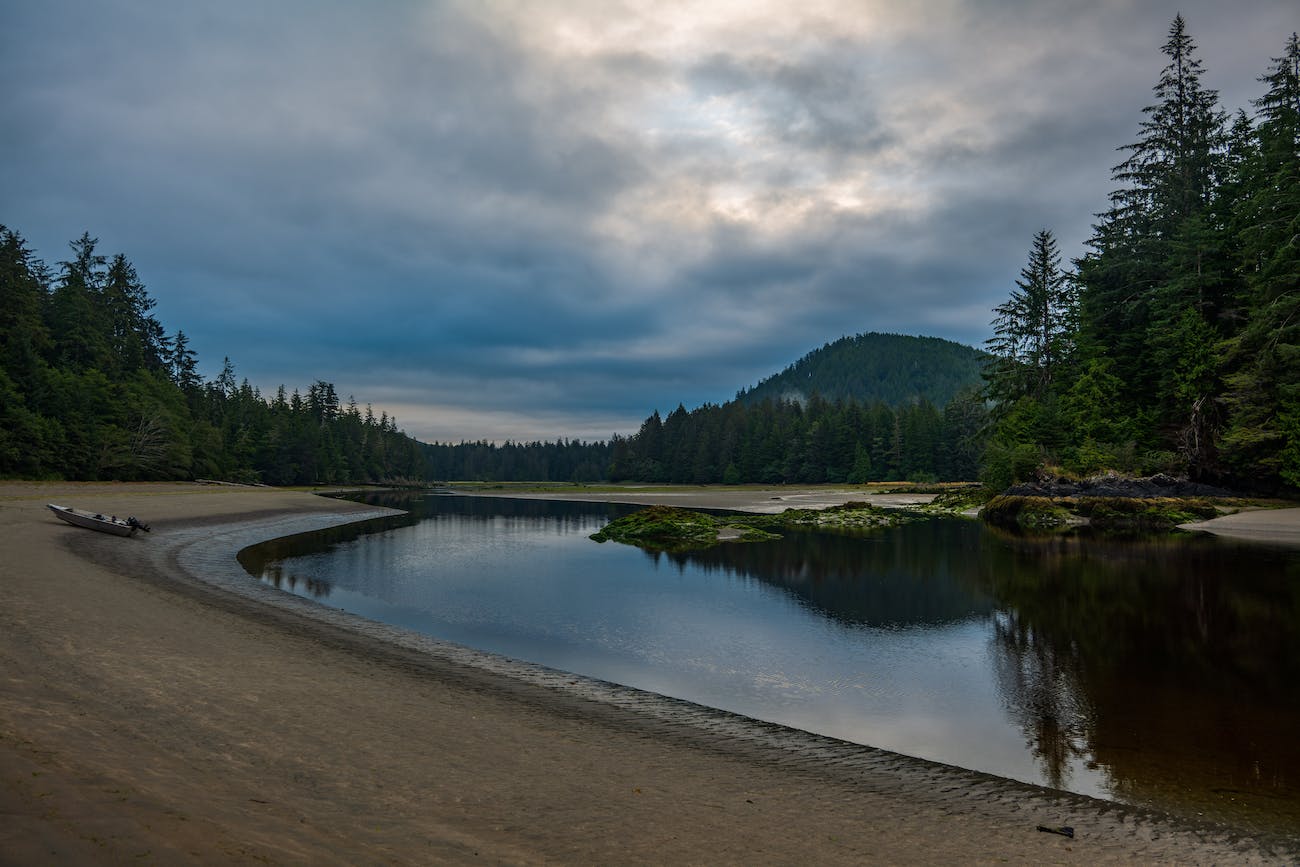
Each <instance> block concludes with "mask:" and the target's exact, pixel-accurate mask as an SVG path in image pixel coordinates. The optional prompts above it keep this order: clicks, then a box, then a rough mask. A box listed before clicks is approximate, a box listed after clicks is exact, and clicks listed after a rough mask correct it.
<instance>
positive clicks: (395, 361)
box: [0, 0, 1300, 441]
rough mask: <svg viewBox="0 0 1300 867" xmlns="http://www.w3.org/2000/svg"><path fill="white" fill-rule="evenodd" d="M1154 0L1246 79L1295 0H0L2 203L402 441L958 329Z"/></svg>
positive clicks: (1158, 61) (635, 401)
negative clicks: (392, 423)
mask: <svg viewBox="0 0 1300 867" xmlns="http://www.w3.org/2000/svg"><path fill="white" fill-rule="evenodd" d="M1179 11H1181V12H1182V13H1183V15H1184V17H1185V18H1186V20H1187V26H1188V31H1189V32H1190V33H1191V35H1192V36H1193V38H1194V39H1195V41H1196V43H1197V45H1198V46H1199V55H1200V57H1201V59H1202V61H1203V62H1204V65H1205V69H1206V74H1205V77H1204V79H1203V83H1204V84H1205V86H1207V87H1210V88H1215V89H1218V90H1219V91H1220V94H1221V98H1222V102H1223V104H1224V107H1225V108H1227V109H1228V110H1230V111H1235V110H1236V109H1237V108H1243V107H1245V108H1249V100H1250V99H1252V98H1254V97H1256V96H1258V95H1259V94H1260V92H1261V87H1260V85H1259V83H1258V82H1257V80H1256V79H1257V77H1258V76H1259V75H1260V74H1262V73H1263V72H1264V71H1265V70H1266V69H1267V67H1268V66H1269V62H1270V58H1272V57H1275V56H1278V55H1280V54H1281V53H1282V50H1283V47H1284V44H1285V40H1286V37H1287V35H1289V34H1290V33H1291V32H1292V31H1293V30H1296V29H1300V11H1297V7H1296V5H1295V3H1294V0H1277V2H1273V0H1239V2H1235V3H1225V2H1219V0H1193V2H1181V3H1177V2H1166V0H1095V2H1066V0H1022V2H998V0H913V2H904V0H853V2H850V0H843V2H841V0H797V2H796V0H787V2H761V0H717V2H696V3H687V2H682V3H677V2H618V0H590V2H588V0H553V2H551V0H515V2H490V0H477V2H463V3H459V2H416V0H409V2H396V0H394V2H382V3H380V2H347V3H345V2H325V0H299V2H289V0H285V2H239V0H223V2H184V3H177V2H171V0H154V2H143V0H141V2H130V0H100V2H65V0H30V2H29V0H18V2H14V0H7V2H5V3H4V13H3V26H0V81H3V82H4V84H3V86H2V87H0V118H2V120H0V223H3V224H5V225H7V226H9V227H10V228H12V229H15V230H17V231H18V232H19V233H20V234H22V235H23V236H24V237H25V238H26V239H27V241H28V244H29V245H30V246H31V247H32V248H34V250H35V253H36V254H37V255H38V256H39V257H40V258H42V259H44V260H46V261H47V262H49V263H50V264H51V265H53V264H55V263H56V262H58V261H60V260H62V259H65V258H67V257H68V253H69V251H68V247H67V242H68V241H69V240H71V239H73V238H75V237H77V236H79V235H80V234H81V233H82V232H83V231H88V232H90V233H91V235H92V236H95V237H98V238H99V239H100V251H101V252H103V253H106V254H113V253H118V252H121V253H125V254H126V256H127V257H128V258H129V259H130V260H131V261H132V262H133V263H134V264H135V266H136V268H137V270H138V271H139V273H140V275H141V278H142V279H143V281H144V282H145V284H146V286H147V288H148V290H149V292H150V293H151V294H152V295H153V296H154V297H155V298H156V299H157V301H158V306H157V308H156V311H155V312H156V314H157V315H158V317H159V318H160V319H161V320H162V322H163V324H164V326H165V327H166V328H167V330H168V332H169V333H171V332H175V331H176V330H177V329H181V330H184V331H185V332H186V334H187V335H189V336H190V338H191V340H192V347H193V348H194V349H195V350H196V351H197V352H198V353H199V360H200V364H201V368H202V370H203V372H204V373H205V374H206V375H208V376H213V375H215V373H216V372H217V370H219V368H220V365H221V360H222V357H223V356H227V355H228V356H229V357H230V358H231V359H232V361H233V362H234V364H235V369H236V373H237V375H239V376H240V377H241V378H242V377H247V378H248V379H249V380H250V381H251V382H252V383H253V384H254V385H256V386H258V387H260V388H261V389H262V390H263V391H264V392H265V393H268V394H269V393H271V392H273V391H274V389H275V387H276V386H277V385H279V384H281V383H284V384H285V385H287V386H288V387H289V388H290V389H292V388H294V387H298V388H301V389H303V390H304V391H305V389H306V387H307V386H308V385H309V384H310V383H311V382H312V381H314V380H316V379H326V380H329V381H331V382H333V383H335V385H336V387H337V388H338V391H339V393H340V394H341V395H345V396H346V395H349V394H351V395H355V396H356V398H357V400H358V401H360V402H361V403H363V404H365V403H367V402H369V403H373V404H374V406H375V409H376V412H378V411H379V410H380V409H384V410H387V411H388V412H390V413H395V414H396V415H397V417H398V420H399V423H400V424H401V426H402V427H403V428H404V429H405V430H406V431H407V432H408V433H411V434H413V435H415V436H418V437H420V438H422V439H426V440H441V441H447V440H459V439H461V438H469V439H478V438H487V439H494V440H504V439H506V438H513V439H516V440H531V439H537V438H551V439H553V438H555V437H557V436H566V437H579V438H586V439H594V438H600V439H603V438H606V437H608V436H609V435H610V434H611V433H614V432H620V433H627V432H631V431H634V430H635V429H636V427H637V426H638V425H639V423H640V421H641V420H642V419H643V418H644V417H645V416H646V415H648V414H649V413H650V411H651V410H653V409H656V408H658V409H660V410H663V411H668V410H671V409H672V408H673V407H675V406H676V405H677V403H678V402H679V401H680V402H684V403H685V404H686V405H687V406H688V407H692V406H695V405H698V404H700V403H702V402H705V401H714V402H722V401H725V400H728V399H730V398H731V397H732V396H734V394H735V392H736V391H737V390H738V389H739V388H742V387H744V386H747V385H751V384H753V383H754V382H756V381H757V380H758V379H760V378H762V377H764V376H767V375H769V374H772V373H775V372H777V371H779V370H780V369H782V368H783V367H785V366H786V365H788V364H789V363H791V362H793V361H795V360H796V359H797V358H799V357H800V356H802V355H803V354H805V353H806V352H808V351H810V350H812V349H815V348H817V347H819V346H821V345H822V344H824V343H826V342H828V341H831V340H835V339H837V338H839V337H841V336H843V335H850V334H857V333H860V332H864V331H891V332H899V333H904V334H923V335H935V336H939V337H946V338H950V339H952V340H957V341H960V342H963V343H968V344H972V345H980V344H981V343H982V342H983V340H984V339H985V338H986V337H987V336H988V334H989V319H990V309H991V308H992V307H993V306H994V305H996V304H998V303H1000V302H1001V301H1002V300H1004V299H1005V297H1006V294H1007V292H1008V291H1009V289H1010V288H1011V286H1012V282H1013V281H1014V279H1015V278H1016V276H1017V274H1018V272H1019V270H1020V268H1021V267H1022V266H1023V265H1024V263H1025V260H1026V258H1027V255H1028V251H1029V244H1030V240H1031V238H1032V236H1033V233H1034V232H1035V231H1037V230H1038V229H1040V228H1043V227H1046V228H1049V229H1051V230H1053V231H1054V232H1055V233H1056V235H1057V237H1058V239H1059V240H1060V243H1061V246H1062V249H1063V250H1064V251H1065V252H1066V254H1067V256H1073V255H1077V254H1078V253H1079V252H1081V249H1082V244H1083V242H1084V241H1085V240H1086V239H1087V237H1088V235H1089V226H1090V223H1091V221H1092V215H1093V214H1094V213H1095V212H1097V211H1099V210H1102V209H1103V208H1104V207H1105V205H1106V195H1107V193H1108V192H1109V191H1110V190H1111V188H1112V183H1111V180H1110V168H1111V166H1112V165H1113V164H1114V163H1116V162H1117V161H1118V160H1119V156H1118V155H1117V154H1116V153H1115V148H1116V147H1118V146H1119V145H1122V144H1125V143H1127V142H1131V141H1132V140H1133V139H1134V138H1135V136H1136V133H1137V130H1138V125H1139V123H1140V122H1141V120H1142V117H1143V116H1142V113H1141V112H1142V107H1143V106H1144V105H1147V104H1149V103H1150V101H1151V96H1152V94H1151V87H1152V85H1153V84H1154V83H1155V81H1156V78H1157V76H1158V74H1159V72H1160V69H1161V68H1162V67H1163V65H1164V61H1165V58H1164V56H1163V55H1162V54H1160V46H1161V44H1162V43H1163V42H1164V41H1165V38H1166V36H1167V33H1168V28H1169V25H1170V22H1171V21H1172V19H1173V17H1174V15H1175V14H1176V13H1178V12H1179Z"/></svg>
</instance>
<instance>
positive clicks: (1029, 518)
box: [980, 494, 1087, 532]
mask: <svg viewBox="0 0 1300 867" xmlns="http://www.w3.org/2000/svg"><path fill="white" fill-rule="evenodd" d="M980 517H981V518H983V519H984V520H985V521H987V522H988V523H990V524H993V525H995V526H998V527H1007V528H1010V529H1020V530H1033V531H1037V532H1050V531H1054V530H1061V529H1066V528H1069V527H1074V526H1078V525H1079V524H1085V523H1087V519H1085V518H1081V517H1079V516H1076V515H1074V514H1072V513H1071V512H1070V510H1069V509H1067V508H1065V506H1064V505H1062V504H1061V503H1060V502H1058V501H1056V500H1053V499H1052V498H1050V497H1017V496H1010V495H1006V494H1003V495H1001V496H997V497H994V498H993V499H991V500H989V501H988V502H987V503H986V504H985V505H984V508H983V509H981V510H980Z"/></svg>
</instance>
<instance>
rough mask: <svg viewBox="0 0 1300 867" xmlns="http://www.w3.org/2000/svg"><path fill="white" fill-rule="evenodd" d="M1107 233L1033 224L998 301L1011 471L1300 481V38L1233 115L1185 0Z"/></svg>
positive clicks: (1100, 226)
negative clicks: (1059, 236) (1048, 468)
mask: <svg viewBox="0 0 1300 867" xmlns="http://www.w3.org/2000/svg"><path fill="white" fill-rule="evenodd" d="M1161 50H1162V52H1163V53H1164V55H1165V56H1166V58H1167V61H1168V62H1167V65H1166V66H1165V68H1164V69H1163V71H1162V72H1161V74H1160V77H1159V79H1158V81H1157V83H1156V85H1155V87H1154V94H1155V99H1154V101H1153V103H1152V104H1151V105H1150V106H1148V107H1147V108H1146V109H1145V110H1144V115H1145V119H1144V120H1143V121H1142V122H1141V125H1140V127H1139V135H1138V139H1137V141H1135V142H1133V143H1132V144H1128V145H1125V146H1124V147H1122V148H1121V151H1122V152H1124V154H1125V158H1124V159H1123V160H1122V161H1121V162H1120V163H1119V164H1118V165H1117V166H1115V168H1114V170H1113V180H1114V182H1115V185H1116V190H1115V192H1113V193H1112V194H1111V196H1110V201H1109V207H1108V208H1107V209H1106V210H1105V211H1104V212H1102V213H1100V214H1098V215H1097V222H1096V223H1095V224H1094V226H1093V235H1092V237H1091V238H1090V239H1089V241H1088V248H1087V251H1086V252H1085V253H1084V255H1082V256H1081V257H1079V258H1078V259H1076V260H1074V261H1073V263H1072V265H1073V268H1065V267H1063V266H1062V262H1061V255H1060V252H1059V250H1058V247H1057V243H1056V239H1055V237H1054V236H1053V235H1052V233H1051V232H1050V231H1049V230H1046V229H1044V230H1042V231H1040V232H1039V233H1038V234H1037V235H1036V236H1035V237H1034V239H1033V242H1032V244H1031V250H1030V254H1029V258H1028V262H1027V264H1026V266H1025V268H1024V270H1023V271H1022V272H1021V275H1020V277H1021V278H1020V280H1018V281H1016V285H1015V288H1014V289H1013V290H1012V292H1011V295H1010V298H1009V299H1008V300H1007V301H1006V302H1005V303H1004V304H1002V305H1000V306H999V307H998V308H997V309H996V311H995V318H994V322H993V324H994V332H995V333H994V337H993V338H992V339H991V340H990V341H989V343H988V348H989V350H990V352H992V353H993V355H994V356H995V360H994V361H993V362H992V363H991V364H990V365H989V368H988V371H987V374H986V375H987V381H988V382H987V394H988V397H989V399H990V405H991V408H992V415H993V424H992V428H991V432H990V443H989V446H988V450H987V453H986V455H985V460H984V473H985V477H986V478H987V479H988V480H989V481H990V483H991V484H993V485H994V486H999V487H1000V486H1002V485H1005V484H1007V483H1009V482H1011V481H1013V480H1016V479H1023V478H1025V477H1027V476H1028V475H1030V474H1032V473H1034V472H1036V471H1037V469H1038V468H1039V467H1041V466H1043V465H1044V464H1050V465H1055V466H1059V467H1063V468H1065V469H1066V470H1069V471H1073V472H1090V471H1095V470H1098V469H1106V468H1109V469H1115V470H1119V471H1124V472H1139V473H1148V472H1156V471H1165V472H1173V473H1187V474H1189V475H1190V476H1192V477H1193V478H1196V479H1200V480H1206V481H1212V482H1218V483H1221V484H1227V485H1231V486H1235V487H1242V488H1250V489H1257V490H1267V491H1281V490H1285V489H1295V488H1297V487H1300V40H1298V39H1297V37H1296V35H1295V34H1294V33H1293V34H1292V35H1291V36H1290V38H1289V39H1288V40H1287V42H1286V45H1285V46H1284V50H1283V53H1282V55H1281V56H1280V57H1276V58H1273V60H1272V64H1271V66H1270V67H1269V68H1268V70H1267V71H1266V72H1265V73H1264V74H1263V75H1262V76H1261V77H1260V79H1259V80H1260V82H1261V83H1262V85H1263V87H1262V90H1263V94H1262V95H1261V96H1260V97H1259V98H1257V99H1255V100H1253V107H1254V112H1253V114H1247V112H1245V111H1238V112H1237V113H1236V114H1235V115H1233V116H1231V117H1230V116H1229V115H1228V114H1227V113H1226V112H1225V111H1223V110H1222V109H1221V108H1220V106H1219V101H1218V94H1217V91H1214V90H1212V89H1209V88H1206V87H1205V86H1204V85H1203V84H1202V81H1201V77H1202V74H1203V69H1202V64H1201V61H1200V60H1199V59H1198V58H1197V56H1196V46H1195V43H1194V42H1193V40H1192V38H1191V37H1190V36H1189V35H1188V33H1187V28H1186V24H1185V22H1184V20H1183V18H1182V16H1181V15H1180V16H1178V17H1177V18H1175V19H1174V21H1173V24H1172V25H1171V27H1170V30H1169V36H1168V39H1167V41H1166V42H1165V43H1164V45H1163V47H1162V49H1161Z"/></svg>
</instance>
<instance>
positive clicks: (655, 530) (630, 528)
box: [591, 506, 781, 553]
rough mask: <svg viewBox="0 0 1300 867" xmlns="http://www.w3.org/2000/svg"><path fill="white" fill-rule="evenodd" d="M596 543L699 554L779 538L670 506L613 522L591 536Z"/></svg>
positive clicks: (745, 525) (728, 518)
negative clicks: (716, 547) (723, 546)
mask: <svg viewBox="0 0 1300 867" xmlns="http://www.w3.org/2000/svg"><path fill="white" fill-rule="evenodd" d="M591 538H592V539H594V540H595V541H597V542H607V541H613V542H622V543H623V544H624V545H635V546H637V547H638V548H648V549H650V550H654V551H668V552H670V553H678V552H682V551H699V550H701V549H704V548H710V547H712V546H714V545H717V544H719V543H721V542H764V541H767V540H769V539H779V538H781V537H780V536H779V535H777V534H775V533H769V532H767V531H766V530H762V529H759V528H757V527H752V526H749V525H748V523H745V522H741V521H738V520H736V519H734V518H733V517H731V516H720V515H706V514H704V513H703V512H692V511H690V510H689V509H676V508H673V507H672V506H650V507H649V508H645V509H642V510H640V511H639V512H633V513H632V514H630V515H625V516H624V517H622V518H617V519H615V520H613V521H610V522H609V523H608V524H606V525H605V527H604V529H602V530H601V531H600V532H599V533H594V534H593V535H592V536H591Z"/></svg>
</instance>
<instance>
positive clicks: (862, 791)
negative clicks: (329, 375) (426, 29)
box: [0, 483, 1296, 865]
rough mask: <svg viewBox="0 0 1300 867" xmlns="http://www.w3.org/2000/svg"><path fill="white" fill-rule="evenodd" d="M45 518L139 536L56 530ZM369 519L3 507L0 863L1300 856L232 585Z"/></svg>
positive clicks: (263, 507)
mask: <svg viewBox="0 0 1300 867" xmlns="http://www.w3.org/2000/svg"><path fill="white" fill-rule="evenodd" d="M46 502H55V503H62V504H64V505H72V506H77V507H81V508H92V509H94V510H96V511H103V512H108V513H113V514H119V515H122V514H133V515H136V516H137V517H139V518H141V519H142V520H145V521H146V522H148V523H150V524H151V525H152V526H153V532H152V533H150V534H148V535H143V536H141V537H139V538H133V539H119V538H116V537H112V536H107V535H104V534H99V533H94V532H91V531H87V530H81V529H78V528H75V527H70V526H68V525H66V524H62V523H61V522H59V521H58V520H57V519H55V518H54V516H53V515H51V514H49V513H48V512H47V510H46V509H45V508H44V504H45V503H46ZM375 514H376V512H375V510H374V509H373V508H370V507H366V506H361V505H358V504H355V503H349V502H343V501H338V500H331V499H325V498H322V497H317V496H313V495H312V494H310V493H305V492H294V491H283V490H273V489H246V488H229V487H205V486H200V485H191V484H139V485H120V484H102V485H101V484H79V485H73V484H59V485H41V484H34V483H33V484H27V483H0V526H3V527H4V532H5V542H4V556H3V558H2V559H0V864H6V865H7V864H15V865H17V864H36V863H41V864H56V863H76V864H81V863H96V864H99V863H105V864H117V863H127V862H130V863H143V864H150V863H154V864H186V863H200V864H202V863H220V864H244V863H249V864H251V863H257V864H266V863H272V864H302V863H311V864H358V863H365V864H377V863H394V864H431V863H439V864H445V863H471V862H472V863H505V864H541V863H548V864H556V863H559V864H650V863H654V864H763V863H783V864H790V863H813V864H862V863H881V862H883V863H976V864H979V863H1016V864H1023V863H1034V864H1052V863H1079V864H1084V863H1086V864H1097V863H1180V864H1188V863H1236V864H1245V863H1272V862H1287V861H1293V860H1294V858H1295V856H1296V849H1295V846H1296V841H1294V840H1287V839H1261V838H1252V837H1249V836H1243V835H1241V834H1239V833H1238V832H1237V831H1236V830H1234V829H1232V828H1225V827H1216V826H1213V825H1209V824H1206V825H1198V824H1196V823H1195V822H1192V821H1190V820H1186V819H1175V818H1172V817H1167V816H1163V815H1160V814H1156V813H1151V812H1147V811H1143V810H1140V809H1135V808H1129V807H1124V806H1122V805H1117V804H1111V803H1106V802H1102V801H1096V800H1092V799H1089V798H1085V797H1081V796H1076V795H1070V794H1066V793H1061V792H1053V791H1050V790H1047V789H1042V788H1038V787H1034V786H1028V785H1024V784H1020V783H1015V782H1011V781H1007V780H1001V779H998V778H994V777H990V776H988V775H983V774H977V773H974V772H969V771H964V770H960V769H957V768H951V767H947V766H943V765H937V764H934V763H930V762H925V761H921V760H917V759H910V758H907V757H903V756H898V755H895V754H891V753H887V752H884V751H880V750H874V749H872V748H870V747H862V746H857V745H853V744H845V743H843V742H839V741H833V740H831V739H828V738H822V737H819V736H815V735H810V734H806V733H802V732H797V731H794V730H790V729H784V728H781V727H779V726H772V725H767V724H764V723H759V722H756V721H753V720H746V719H744V718H742V717H736V716H734V715H731V714H726V713H723V712H720V711H712V710H709V709H707V708H701V707H699V706H697V705H691V704H688V703H686V702H680V701H674V700H672V699H667V698H663V697H660V696H654V695H651V694H648V693H641V692H638V691H636V690H630V689H626V688H622V687H616V686H614V685H611V684H604V683H601V682H597V681H591V680H589V679H585V678H581V677H577V676H573V675H567V674H565V673H563V672H556V671H550V670H547V669H541V668H539V667H537V666H529V665H527V664H523V663H516V662H514V661H511V660H505V659H502V658H500V657H492V656H491V655H489V654H481V653H477V652H474V651H470V650H468V649H465V648H457V647H455V646H454V645H447V644H445V643H442V642H438V641H436V640H432V639H425V638H421V637H418V636H409V635H406V636H404V635H402V634H401V633H400V630H393V629H388V628H383V629H380V628H372V627H371V626H369V625H368V624H366V623H364V622H360V621H359V618H354V617H352V616H350V615H345V614H342V613H341V612H337V611H335V610H333V609H328V608H326V607H325V606H322V605H318V604H316V603H314V602H307V601H305V600H297V601H296V602H289V601H288V600H287V599H277V598H276V597H277V594H278V595H280V596H283V595H284V594H279V592H278V591H275V590H273V589H272V588H269V587H265V586H264V585H260V584H259V583H258V582H256V581H253V580H252V579H251V578H248V579H246V581H247V584H244V585H240V584H239V581H240V580H242V579H239V578H238V566H237V564H236V563H235V555H236V553H237V549H238V547H239V546H241V545H244V544H248V543H249V542H250V540H258V539H265V538H271V537H274V536H277V535H285V534H287V533H292V532H298V531H300V530H302V529H310V528H312V527H317V526H326V525H329V524H331V523H340V522H346V521H352V520H358V519H363V518H366V517H370V516H374V515H375ZM250 588H252V589H250ZM281 603H284V604H281ZM1039 825H1044V826H1053V827H1056V826H1065V825H1068V826H1072V827H1073V828H1074V829H1075V837H1074V838H1073V839H1071V838H1067V837H1064V836H1060V835H1057V834H1050V833H1042V832H1040V831H1038V830H1037V826H1039Z"/></svg>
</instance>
